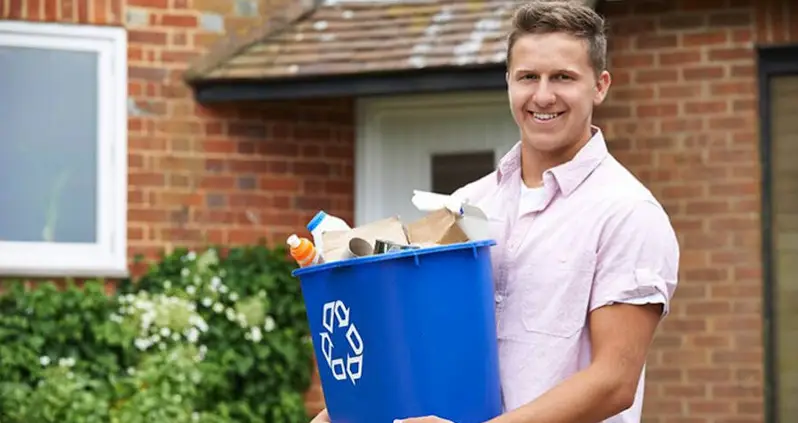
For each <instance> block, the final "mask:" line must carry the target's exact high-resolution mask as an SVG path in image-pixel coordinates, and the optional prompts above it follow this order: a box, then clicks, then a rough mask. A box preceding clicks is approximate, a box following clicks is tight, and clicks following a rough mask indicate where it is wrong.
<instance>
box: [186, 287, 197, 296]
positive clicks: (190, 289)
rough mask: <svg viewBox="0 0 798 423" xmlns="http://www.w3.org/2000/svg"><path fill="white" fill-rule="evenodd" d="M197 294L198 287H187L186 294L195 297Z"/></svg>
mask: <svg viewBox="0 0 798 423" xmlns="http://www.w3.org/2000/svg"><path fill="white" fill-rule="evenodd" d="M196 293H197V287H195V286H194V285H189V286H187V287H186V294H188V295H194V294H196Z"/></svg>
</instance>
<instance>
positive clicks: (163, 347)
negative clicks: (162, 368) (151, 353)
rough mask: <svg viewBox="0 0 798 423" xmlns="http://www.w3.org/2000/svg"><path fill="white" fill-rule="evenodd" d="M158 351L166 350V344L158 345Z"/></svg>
mask: <svg viewBox="0 0 798 423" xmlns="http://www.w3.org/2000/svg"><path fill="white" fill-rule="evenodd" d="M158 349H159V350H161V351H163V350H165V349H166V344H164V343H163V342H161V343H160V344H158Z"/></svg>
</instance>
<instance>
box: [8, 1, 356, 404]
mask: <svg viewBox="0 0 798 423" xmlns="http://www.w3.org/2000/svg"><path fill="white" fill-rule="evenodd" d="M290 1H298V0H235V1H230V0H90V1H89V0H0V17H1V18H4V19H17V20H28V21H49V22H68V23H86V24H99V25H124V26H126V27H127V28H128V37H129V48H128V60H129V77H130V79H129V84H128V88H129V100H130V103H129V104H130V108H129V130H130V134H129V140H128V142H129V150H128V151H129V153H128V160H129V182H130V187H129V191H128V202H129V210H128V212H129V219H128V221H129V223H128V237H129V255H130V257H131V258H132V257H134V256H135V255H136V254H139V253H141V254H144V255H145V256H148V257H154V256H156V255H157V254H158V253H159V252H160V251H161V250H162V249H164V248H171V247H175V246H182V245H188V246H194V245H202V244H203V243H205V242H206V241H207V242H213V243H224V244H240V243H253V242H256V241H258V239H259V238H261V237H264V238H265V239H267V240H268V241H270V242H275V243H283V242H284V240H285V237H286V236H287V235H288V233H289V232H290V231H294V230H297V229H302V228H303V227H304V224H305V223H306V222H307V221H308V220H309V219H310V218H311V217H312V215H313V213H315V211H316V210H318V209H319V208H324V209H325V210H328V211H329V212H331V213H334V214H336V215H339V216H341V217H343V218H345V219H347V220H349V221H351V220H352V218H353V213H354V211H353V210H354V205H353V190H354V182H353V173H354V170H353V168H352V166H353V157H354V151H353V150H354V129H353V122H354V116H353V113H354V112H353V104H352V101H351V100H349V99H339V100H327V101H307V102H280V103H271V104H264V103H257V104H244V105H225V106H220V107H213V108H203V107H200V106H198V105H197V104H196V103H195V102H194V100H193V98H192V94H191V92H190V90H189V89H188V87H187V86H186V85H185V84H184V83H183V82H182V72H183V71H184V70H185V69H186V67H187V63H188V61H189V60H192V59H193V58H195V57H197V56H198V55H201V54H202V53H204V52H206V51H207V50H208V47H209V46H211V43H213V42H216V41H217V40H220V39H221V38H222V37H223V36H226V35H230V34H244V33H246V32H247V29H248V28H251V27H257V26H258V25H260V24H261V23H262V22H263V21H264V19H265V17H268V16H269V14H270V13H277V12H279V11H280V6H282V5H283V4H286V3H288V2H290ZM320 401H321V394H320V392H319V389H318V387H314V388H313V389H311V391H310V392H309V394H308V407H309V411H311V412H315V411H316V410H317V409H319V408H320V407H321V406H322V403H321V402H320Z"/></svg>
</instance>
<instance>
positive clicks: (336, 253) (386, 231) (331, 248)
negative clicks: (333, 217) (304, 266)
mask: <svg viewBox="0 0 798 423" xmlns="http://www.w3.org/2000/svg"><path fill="white" fill-rule="evenodd" d="M353 237H357V238H362V239H364V240H366V241H367V242H368V243H369V244H371V245H374V242H375V241H376V240H378V239H381V240H384V241H390V242H393V243H396V244H400V245H408V242H407V234H406V233H405V228H404V225H402V222H401V221H400V220H399V218H398V217H389V218H387V219H382V220H378V221H376V222H371V223H368V224H365V225H361V226H358V227H356V228H354V229H352V230H349V231H330V232H325V233H323V234H322V240H323V244H324V254H323V256H324V261H325V262H326V263H329V262H331V261H338V260H345V259H348V258H351V257H352V256H351V254H350V253H349V240H350V239H352V238H353Z"/></svg>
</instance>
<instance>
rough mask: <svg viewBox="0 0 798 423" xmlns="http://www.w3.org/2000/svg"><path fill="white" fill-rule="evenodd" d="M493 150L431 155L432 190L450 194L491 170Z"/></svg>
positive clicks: (493, 164) (493, 165) (492, 167)
mask: <svg viewBox="0 0 798 423" xmlns="http://www.w3.org/2000/svg"><path fill="white" fill-rule="evenodd" d="M495 162H496V160H495V155H494V152H493V151H479V152H467V153H447V154H433V155H432V192H437V193H439V194H451V193H453V192H454V191H455V190H457V189H458V188H460V187H462V186H464V185H466V184H468V183H470V182H474V181H476V180H477V179H479V178H481V177H483V176H485V175H487V174H489V173H491V172H493V170H494V168H495Z"/></svg>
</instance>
